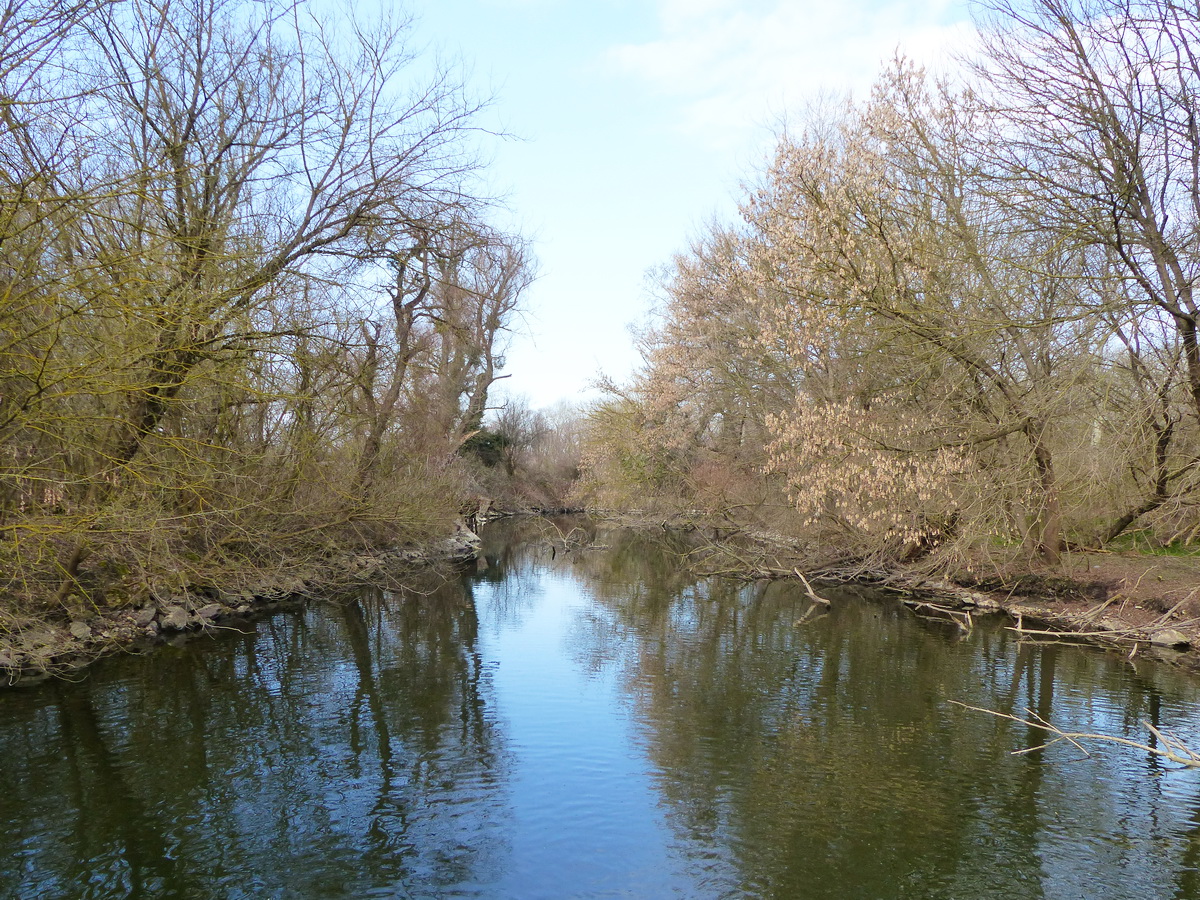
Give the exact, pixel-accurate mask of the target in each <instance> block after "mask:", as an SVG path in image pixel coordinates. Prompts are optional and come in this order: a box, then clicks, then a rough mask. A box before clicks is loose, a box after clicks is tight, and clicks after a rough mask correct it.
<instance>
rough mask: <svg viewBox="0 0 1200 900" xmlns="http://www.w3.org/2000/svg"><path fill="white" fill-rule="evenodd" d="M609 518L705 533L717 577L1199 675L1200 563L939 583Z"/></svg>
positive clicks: (718, 528)
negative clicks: (885, 602)
mask: <svg viewBox="0 0 1200 900" xmlns="http://www.w3.org/2000/svg"><path fill="white" fill-rule="evenodd" d="M606 518H608V519H610V520H611V521H616V522H619V523H621V524H626V525H632V526H633V527H648V526H649V527H654V528H669V529H679V530H682V531H686V532H690V533H693V534H695V535H697V540H698V547H697V549H696V550H695V551H693V553H692V554H691V556H692V561H693V562H696V563H697V564H698V565H700V567H701V568H702V569H703V570H705V571H707V572H708V573H710V574H721V575H730V576H734V577H742V578H772V579H773V578H795V579H797V580H804V581H808V582H810V583H811V585H812V587H813V588H815V592H816V593H817V594H818V595H819V593H820V586H821V585H822V584H826V585H828V584H844V583H848V582H857V583H863V584H870V585H873V586H876V587H880V588H883V589H885V590H887V591H889V592H892V593H894V594H895V595H896V596H897V598H898V599H899V600H900V601H901V602H902V603H904V605H905V606H907V607H908V608H909V609H911V610H912V611H913V613H914V614H915V615H919V616H925V617H929V618H938V619H944V620H945V621H946V622H947V623H949V624H950V625H952V626H953V627H959V628H963V629H969V628H971V627H972V623H973V621H974V618H975V617H977V616H979V615H1002V616H1006V617H1007V618H1008V619H1009V627H1011V628H1012V629H1013V630H1014V631H1015V632H1016V633H1018V634H1019V635H1020V636H1021V637H1022V638H1023V639H1026V640H1030V641H1072V642H1081V643H1088V644H1092V645H1096V646H1099V647H1103V648H1106V649H1110V650H1115V651H1118V652H1121V653H1123V654H1125V655H1128V656H1131V657H1132V656H1138V655H1152V656H1155V657H1156V658H1160V659H1163V660H1165V661H1168V662H1170V663H1172V664H1174V665H1178V666H1182V667H1185V668H1188V669H1191V670H1194V671H1197V672H1200V555H1197V556H1169V555H1161V556H1159V555H1152V554H1148V553H1139V552H1134V551H1128V552H1106V551H1082V550H1076V551H1071V552H1068V553H1064V554H1063V558H1062V561H1061V563H1060V565H1058V566H1054V567H1049V566H1042V565H1039V564H1037V563H1030V561H1029V560H1027V559H1024V558H1022V557H1020V556H1019V555H1018V554H1017V553H1016V552H1014V553H1013V554H1012V555H1011V556H1009V557H1007V558H1003V557H999V556H997V555H991V556H988V557H987V558H982V557H981V558H978V559H975V560H968V561H966V562H964V563H961V564H960V565H959V566H958V567H956V568H953V569H951V570H949V571H942V572H939V573H938V574H936V575H933V574H930V572H929V570H928V568H925V569H922V568H921V564H920V563H917V564H913V565H909V566H891V567H886V566H880V565H878V564H876V563H865V562H863V561H861V560H855V559H848V558H845V557H840V558H839V557H836V556H831V555H829V554H826V555H825V556H824V557H815V556H814V554H813V553H812V550H811V548H809V547H807V546H806V545H805V544H804V543H803V542H802V541H799V540H796V539H794V538H792V537H789V536H787V535H782V534H775V533H770V532H763V531H749V530H743V529H740V528H737V527H736V526H733V527H731V523H728V522H721V523H719V524H714V523H713V522H711V521H709V520H707V519H706V518H705V517H703V516H698V515H692V516H686V517H672V518H668V519H666V520H661V519H659V520H654V519H650V518H648V517H647V516H645V515H638V514H631V513H628V512H623V513H610V514H608V515H607V516H606Z"/></svg>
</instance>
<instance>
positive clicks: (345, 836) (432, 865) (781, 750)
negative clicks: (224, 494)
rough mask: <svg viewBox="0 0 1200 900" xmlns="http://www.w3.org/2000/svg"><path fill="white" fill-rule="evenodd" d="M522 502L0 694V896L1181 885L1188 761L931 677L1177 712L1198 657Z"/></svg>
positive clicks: (1188, 838)
mask: <svg viewBox="0 0 1200 900" xmlns="http://www.w3.org/2000/svg"><path fill="white" fill-rule="evenodd" d="M563 527H564V528H565V527H567V526H565V525H564V526H563ZM545 528H546V526H545V525H543V524H540V523H524V524H520V525H515V526H514V525H509V526H507V527H501V528H493V529H492V530H491V531H490V532H489V534H488V535H487V544H486V547H485V550H486V565H483V564H481V566H480V567H479V569H478V570H477V571H473V572H471V573H469V574H464V575H461V576H455V577H451V578H449V579H446V580H440V581H437V582H434V581H432V580H425V583H421V584H416V585H414V586H412V587H411V588H406V589H386V590H385V589H382V588H380V589H376V590H368V591H364V592H363V593H362V594H361V595H359V596H356V597H351V598H346V599H345V600H344V601H343V602H340V603H336V604H335V603H322V604H314V605H311V606H310V607H308V608H307V609H304V610H302V611H298V612H291V613H284V614H280V615H276V616H274V617H272V618H270V619H267V620H263V621H260V622H258V623H257V624H256V625H252V626H246V627H245V628H244V629H243V630H244V631H245V632H246V633H238V632H229V633H226V634H224V635H222V636H220V637H218V638H217V639H213V640H208V639H205V640H195V641H191V642H189V643H187V644H185V645H183V646H180V647H167V648H164V649H161V650H158V651H156V652H154V653H152V654H149V655H147V656H145V657H135V658H124V659H114V660H109V661H106V662H103V663H101V664H99V665H97V666H96V667H94V668H93V669H92V670H91V671H90V672H89V673H88V675H87V677H86V678H83V679H82V680H81V681H79V682H78V683H65V682H59V683H49V684H43V685H39V686H36V687H31V688H25V689H17V690H11V691H8V692H5V693H3V694H0V760H2V763H0V897H14V898H34V897H36V898H74V897H155V898H158V897H180V898H182V897H189V898H191V897H195V898H209V897H211V898H238V897H247V898H250V897H253V898H259V897H272V898H275V897H277V898H318V897H330V898H332V897H355V898H357V897H401V898H425V897H482V898H492V897H495V898H521V900H531V898H556V900H557V898H569V897H571V898H600V897H605V898H615V897H630V898H657V897H696V898H710V897H714V898H715V897H730V898H734V897H773V898H809V897H811V898H827V897H828V898H843V897H845V898H858V897H863V898H893V897H911V898H990V897H995V898H1022V900H1026V898H1038V897H1044V898H1088V900H1091V898H1200V772H1195V771H1189V770H1181V769H1179V768H1177V767H1173V766H1171V765H1169V764H1165V763H1162V762H1160V761H1159V760H1158V759H1157V758H1155V757H1153V756H1151V755H1150V754H1147V753H1145V752H1144V751H1137V750H1131V749H1123V748H1117V747H1113V746H1111V745H1107V746H1101V747H1098V748H1093V750H1092V754H1091V755H1090V756H1084V755H1083V754H1081V753H1080V752H1079V750H1077V749H1076V748H1074V747H1071V746H1069V745H1064V744H1059V745H1055V746H1052V747H1049V748H1048V749H1045V750H1038V751H1035V752H1032V753H1028V754H1025V755H1019V756H1015V755H1013V754H1012V751H1014V750H1021V749H1024V748H1028V747H1032V746H1034V745H1036V744H1037V743H1038V742H1039V741H1041V740H1042V738H1041V736H1040V735H1039V734H1038V733H1037V732H1034V731H1031V729H1029V728H1027V727H1025V726H1023V725H1019V724H1015V723H1012V722H1008V721H1003V720H1000V719H997V718H994V717H991V716H987V715H983V714H980V713H976V712H970V711H968V710H965V709H963V708H961V707H959V706H956V705H954V704H952V703H951V702H950V701H952V700H958V701H962V702H964V703H968V704H973V705H977V706H982V707H987V708H990V709H996V710H1001V711H1006V712H1016V713H1020V714H1024V713H1023V711H1024V710H1025V709H1031V710H1033V711H1034V712H1037V713H1038V714H1040V715H1043V716H1046V717H1047V718H1050V719H1051V720H1053V721H1054V722H1055V723H1056V724H1059V725H1060V726H1062V727H1064V728H1068V729H1070V730H1073V731H1092V730H1096V731H1103V732H1106V733H1111V734H1116V735H1122V736H1128V737H1132V738H1134V739H1138V740H1145V739H1146V737H1147V735H1146V731H1145V729H1144V727H1143V726H1142V724H1141V723H1142V721H1143V720H1147V721H1153V722H1156V723H1158V724H1159V725H1160V726H1161V727H1164V728H1167V729H1173V730H1176V731H1178V733H1179V734H1180V735H1181V736H1184V735H1193V736H1198V737H1200V712H1198V710H1200V707H1198V706H1197V699H1198V696H1200V686H1198V683H1197V682H1196V681H1195V680H1194V679H1192V678H1189V677H1187V676H1184V675H1183V674H1181V673H1179V672H1177V671H1176V670H1173V669H1172V668H1170V667H1169V666H1166V665H1162V664H1157V663H1154V662H1152V661H1148V660H1147V661H1138V660H1135V661H1133V662H1130V661H1127V660H1125V659H1123V658H1121V657H1119V656H1116V655H1112V654H1105V653H1101V652H1099V651H1094V650H1088V649H1083V648H1076V647H1070V646H1061V645H1055V646H1041V647H1039V646H1031V645H1028V644H1021V643H1018V642H1017V641H1016V640H1015V639H1014V637H1013V636H1012V634H1011V632H1009V631H1007V630H1005V629H1004V628H1002V627H1000V625H999V623H995V624H991V625H984V624H981V625H978V626H977V627H976V628H975V629H974V630H973V631H972V633H971V634H969V635H968V636H963V635H962V634H961V633H960V632H959V631H958V630H957V629H955V628H953V627H947V626H945V625H938V624H935V623H930V622H925V621H922V620H920V619H918V618H915V617H914V616H913V615H912V614H911V613H909V612H907V611H905V610H904V609H903V608H902V607H900V606H899V605H897V604H896V603H895V602H894V601H890V600H886V599H881V598H879V597H871V596H869V595H862V594H858V593H855V592H853V591H848V590H840V591H837V592H831V599H833V601H834V603H833V609H832V611H831V612H829V613H828V614H825V615H820V616H811V617H806V614H807V613H808V612H809V606H810V604H809V602H808V601H807V600H806V599H805V597H804V595H803V592H802V591H800V590H797V589H796V588H795V586H793V585H789V584H785V583H775V584H756V585H743V584H738V583H735V582H732V581H724V580H719V579H717V580H698V579H696V578H695V577H693V576H690V575H688V574H687V570H686V567H684V566H682V565H681V563H680V558H679V556H678V552H679V551H680V550H681V549H684V548H683V547H681V546H679V545H678V544H677V540H676V539H674V538H671V537H670V536H660V537H658V538H646V537H639V536H638V535H636V534H634V533H632V532H611V533H608V534H604V535H601V541H602V543H603V544H604V545H605V546H603V547H601V548H595V549H586V550H585V549H575V550H571V551H570V552H564V551H563V550H561V549H560V550H557V551H554V552H552V551H551V544H550V543H549V542H547V541H546V540H545V534H546V531H545ZM550 533H551V535H552V536H553V535H554V534H555V533H554V532H550Z"/></svg>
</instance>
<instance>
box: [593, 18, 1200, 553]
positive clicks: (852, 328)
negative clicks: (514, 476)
mask: <svg viewBox="0 0 1200 900" xmlns="http://www.w3.org/2000/svg"><path fill="white" fill-rule="evenodd" d="M1198 278H1200V10H1198V9H1197V7H1196V6H1195V4H1191V5H1188V4H1178V3H1174V2H1168V0H1134V2H1124V0H1023V2H1011V3H1010V2H1008V0H990V2H987V3H985V4H984V9H983V11H982V17H981V21H980V23H979V41H978V45H977V49H975V50H973V51H972V52H971V55H970V56H969V58H967V59H965V60H963V61H962V67H961V69H960V70H959V71H958V72H957V73H956V74H955V75H954V76H953V77H950V78H945V79H940V78H934V77H931V76H930V75H928V74H926V73H924V72H923V71H921V70H919V69H917V68H915V67H914V66H913V65H912V64H911V63H909V62H907V61H905V60H903V59H898V60H897V61H896V62H895V63H894V64H892V65H891V66H890V67H888V68H887V69H886V70H885V71H884V72H883V73H882V74H881V76H880V77H879V79H878V81H877V83H876V85H875V88H874V90H873V91H872V93H871V95H870V98H869V99H868V100H866V101H865V102H860V103H846V104H844V105H837V104H831V105H827V107H826V108H824V109H820V110H817V111H814V112H813V113H811V114H810V115H808V116H807V117H805V118H804V120H803V122H802V123H801V124H800V125H799V127H795V128H790V127H789V128H788V129H787V130H786V131H785V132H784V133H782V134H781V135H780V137H779V140H778V145H777V148H776V150H775V153H774V156H773V158H772V159H771V160H770V162H769V164H767V165H766V166H765V167H764V168H763V169H762V170H761V171H759V172H757V173H755V175H754V176H753V177H752V178H751V179H750V183H749V186H748V187H747V188H746V191H745V193H744V196H743V198H742V201H741V221H739V222H736V223H729V224H716V225H713V226H712V227H711V228H709V229H708V230H707V232H706V233H705V234H703V235H701V236H700V237H698V238H697V239H696V240H695V241H694V243H693V245H692V247H691V249H690V251H689V252H687V253H684V254H681V255H679V256H677V257H676V258H675V260H674V262H673V263H672V265H671V266H670V267H669V270H668V272H667V274H666V275H665V276H664V277H663V279H662V281H661V289H662V304H661V309H660V314H659V317H658V320H657V322H656V323H655V324H654V325H653V326H652V327H650V328H649V329H648V330H647V332H646V333H645V334H644V339H643V354H644V365H643V367H642V369H641V370H640V372H639V374H638V375H637V376H636V377H635V378H634V379H633V381H632V382H631V383H630V384H628V385H624V386H619V387H614V388H613V389H612V391H611V393H610V395H609V398H608V400H607V401H606V402H604V403H603V404H602V405H601V406H600V408H599V409H598V410H597V411H596V412H595V414H594V415H593V417H592V422H591V434H590V439H589V447H588V451H587V454H588V456H587V472H586V475H587V478H588V481H589V485H590V487H589V489H590V491H591V492H592V495H593V496H594V497H596V498H598V500H599V502H604V503H608V504H610V505H617V504H625V505H633V506H640V507H645V506H647V505H649V504H651V503H655V502H656V503H658V504H659V505H660V506H662V507H665V508H668V509H672V508H673V509H694V510H698V511H702V512H704V513H706V514H710V515H720V516H725V517H727V518H730V519H731V520H735V521H739V522H745V521H753V522H757V523H758V524H759V525H765V526H769V527H773V528H776V529H780V530H784V531H790V532H791V533H794V534H800V535H803V536H805V537H807V538H809V539H810V540H811V541H812V542H813V545H814V546H816V545H822V546H826V547H839V548H842V549H844V550H847V551H850V552H853V553H856V554H859V555H866V556H870V555H878V556H881V557H886V558H889V559H893V560H894V559H897V558H912V557H913V556H916V555H924V556H925V558H926V559H930V560H934V561H943V562H944V561H952V560H956V559H958V560H961V559H962V558H964V555H971V556H974V557H977V556H978V554H979V553H980V552H981V551H983V550H988V549H1003V548H1014V549H1015V548H1017V547H1023V548H1024V550H1025V551H1026V553H1027V554H1028V555H1029V557H1030V558H1035V559H1037V558H1040V559H1042V560H1044V561H1047V562H1051V563H1053V562H1055V561H1057V560H1058V558H1059V555H1060V553H1061V552H1062V551H1063V549H1064V548H1065V547H1068V546H1072V545H1085V546H1091V547H1099V546H1104V545H1109V544H1111V543H1112V542H1114V541H1117V540H1120V539H1122V537H1123V536H1125V539H1128V537H1127V536H1128V533H1129V532H1130V531H1131V530H1136V531H1138V532H1140V533H1141V534H1144V535H1145V536H1147V537H1148V538H1149V539H1151V540H1153V541H1155V542H1157V543H1160V544H1168V543H1171V542H1182V543H1188V542H1194V541H1195V540H1196V538H1197V535H1198V534H1200V504H1198V500H1200V495H1198V494H1197V488H1198V487H1200V427H1198V426H1200V342H1198V338H1197V323H1198V321H1200V303H1198V298H1197V296H1196V294H1195V289H1196V284H1197V279H1198Z"/></svg>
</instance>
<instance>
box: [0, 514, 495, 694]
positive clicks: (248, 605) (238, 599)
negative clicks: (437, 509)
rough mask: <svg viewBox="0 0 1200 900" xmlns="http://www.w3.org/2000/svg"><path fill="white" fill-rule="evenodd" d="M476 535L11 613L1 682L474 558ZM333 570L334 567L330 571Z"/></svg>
mask: <svg viewBox="0 0 1200 900" xmlns="http://www.w3.org/2000/svg"><path fill="white" fill-rule="evenodd" d="M478 550H479V538H478V537H477V536H476V535H475V534H474V532H472V531H470V530H469V529H466V528H463V527H460V528H459V529H458V530H457V531H456V532H455V534H454V535H453V536H451V537H448V538H445V539H443V540H439V541H434V542H431V543H429V544H427V545H424V546H409V547H398V548H392V549H389V550H383V551H380V552H378V553H373V554H362V555H359V556H355V557H352V558H348V559H346V560H344V561H343V562H342V563H341V564H340V565H336V566H333V565H328V564H327V565H325V566H323V567H322V569H321V574H316V572H315V571H314V574H313V575H312V577H310V578H304V577H301V576H298V575H295V574H293V575H291V576H289V577H288V580H287V582H286V583H279V582H278V580H267V579H266V578H264V580H263V583H262V584H260V585H256V586H253V587H246V588H241V589H238V590H220V589H215V588H200V589H197V590H195V591H193V592H189V593H187V594H186V595H179V596H170V597H162V598H149V599H147V600H146V602H145V603H143V604H142V605H140V606H136V607H121V608H108V607H100V608H92V609H89V610H87V611H86V612H84V611H79V612H76V613H75V614H71V613H69V612H68V611H67V610H66V609H65V608H61V609H58V610H55V611H54V612H52V613H50V614H48V615H44V616H30V615H26V616H6V617H5V620H4V621H3V623H2V624H3V627H2V628H0V687H3V686H5V685H15V684H19V683H29V682H32V681H40V680H42V679H43V678H46V677H51V676H54V675H65V674H67V673H69V672H72V671H74V670H77V669H79V668H82V667H83V666H86V665H88V664H90V663H92V662H95V661H96V660H97V659H100V658H102V657H105V656H109V655H112V654H114V653H128V652H141V651H143V650H146V649H149V648H151V647H153V646H156V645H158V644H162V643H166V642H168V641H174V640H181V639H186V638H187V637H189V636H191V635H195V634H203V633H206V632H212V631H214V630H217V629H230V628H232V629H237V628H238V627H239V626H240V625H244V624H246V623H248V622H249V621H250V620H252V619H255V618H258V617H261V616H264V615H268V614H270V613H272V612H275V611H277V610H280V609H284V608H289V607H295V606H297V605H299V604H302V603H304V602H307V601H308V600H310V599H314V598H317V597H322V596H327V595H328V594H329V593H330V592H332V591H336V590H337V589H338V588H342V587H346V586H350V585H355V584H362V583H365V582H368V581H371V580H373V579H377V578H378V577H380V576H381V575H385V574H387V573H393V572H402V571H405V570H412V569H416V568H421V567H429V566H432V565H436V564H442V563H457V562H465V561H468V560H471V559H474V558H475V557H476V555H477V554H478ZM331 572H336V575H332V574H330V573H331Z"/></svg>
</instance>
